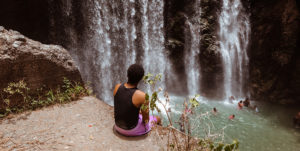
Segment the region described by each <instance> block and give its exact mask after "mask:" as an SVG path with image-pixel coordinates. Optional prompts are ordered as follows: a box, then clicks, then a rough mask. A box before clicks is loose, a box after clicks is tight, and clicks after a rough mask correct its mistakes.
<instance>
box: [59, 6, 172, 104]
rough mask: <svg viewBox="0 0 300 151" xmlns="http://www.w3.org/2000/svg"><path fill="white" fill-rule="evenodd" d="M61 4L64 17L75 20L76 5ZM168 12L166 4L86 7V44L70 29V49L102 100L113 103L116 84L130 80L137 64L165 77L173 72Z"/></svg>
mask: <svg viewBox="0 0 300 151" xmlns="http://www.w3.org/2000/svg"><path fill="white" fill-rule="evenodd" d="M62 4H63V5H62V9H64V10H63V12H64V14H63V15H64V16H65V17H67V18H73V17H74V16H72V15H71V14H72V11H74V10H72V3H71V2H70V1H63V2H62ZM163 8H164V3H163V1H161V0H152V1H148V0H123V1H118V0H111V1H107V0H87V1H85V2H83V3H82V8H81V9H82V10H80V11H81V13H82V14H83V19H84V21H85V23H84V24H85V25H86V27H85V29H82V31H83V33H84V34H83V35H82V36H83V38H82V39H84V42H83V44H82V45H81V46H78V41H76V34H73V33H74V32H75V31H74V30H75V29H74V26H68V27H67V28H66V33H67V34H68V36H70V37H71V38H74V37H75V38H74V40H73V39H71V44H69V47H70V48H71V50H70V52H71V54H72V56H73V58H74V59H75V61H76V62H77V64H78V66H79V69H80V72H81V75H82V77H83V79H84V81H89V82H90V83H91V86H92V87H93V90H94V92H95V94H96V95H97V96H98V97H99V98H100V99H102V100H104V101H105V102H107V103H108V104H113V98H112V91H113V88H114V85H115V84H117V83H121V82H126V81H127V73H126V72H127V68H128V67H129V66H130V65H131V64H133V63H139V64H142V65H143V66H144V68H145V73H149V72H150V73H153V74H158V73H162V74H165V73H166V72H167V70H170V67H168V65H169V64H168V62H169V61H168V59H167V56H165V53H164V51H165V47H164V42H165V39H164V32H163V27H164V18H163ZM77 11H78V10H77ZM72 20H75V19H74V18H73V19H72ZM168 73H169V74H171V73H170V72H168ZM163 81H165V80H163ZM162 85H163V86H162V87H164V85H165V84H164V82H163V83H162Z"/></svg>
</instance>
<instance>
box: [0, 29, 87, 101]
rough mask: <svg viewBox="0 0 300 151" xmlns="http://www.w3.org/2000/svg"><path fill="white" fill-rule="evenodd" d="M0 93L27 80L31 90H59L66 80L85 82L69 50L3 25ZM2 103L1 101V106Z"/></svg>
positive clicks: (0, 39)
mask: <svg viewBox="0 0 300 151" xmlns="http://www.w3.org/2000/svg"><path fill="white" fill-rule="evenodd" d="M0 69H1V72H0V90H1V91H2V90H3V89H4V88H6V87H7V85H8V83H11V82H19V81H20V80H24V82H25V83H27V86H28V87H29V88H30V89H33V90H35V89H38V88H45V89H56V88H57V87H58V86H61V85H62V84H63V78H64V77H66V78H68V79H69V80H71V81H74V82H80V83H82V79H81V76H80V73H79V70H78V68H77V66H76V65H75V63H74V61H73V60H72V58H71V56H70V54H69V53H68V51H67V50H65V49H64V48H62V47H61V46H57V45H44V44H41V43H40V42H37V41H33V40H31V39H28V38H26V37H25V36H23V35H21V34H20V33H18V32H16V31H13V30H9V31H8V30H5V29H4V28H3V27H1V26H0ZM2 103H3V100H1V101H0V106H1V104H2Z"/></svg>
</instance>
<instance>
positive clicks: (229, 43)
mask: <svg viewBox="0 0 300 151" xmlns="http://www.w3.org/2000/svg"><path fill="white" fill-rule="evenodd" d="M219 23H220V31H219V38H220V51H221V54H222V59H223V64H224V90H225V97H226V98H228V97H229V96H235V97H245V96H247V95H248V94H247V92H246V90H245V82H246V80H247V75H248V55H247V47H248V41H249V34H250V23H249V16H248V15H247V14H246V13H245V12H244V11H243V6H242V3H241V1H240V0H223V5H222V12H221V14H220V17H219Z"/></svg>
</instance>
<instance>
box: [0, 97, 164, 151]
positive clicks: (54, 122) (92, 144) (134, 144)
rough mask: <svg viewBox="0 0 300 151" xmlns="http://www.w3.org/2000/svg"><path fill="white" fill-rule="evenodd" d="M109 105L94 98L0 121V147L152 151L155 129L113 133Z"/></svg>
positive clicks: (157, 147) (158, 142)
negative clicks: (126, 134)
mask: <svg viewBox="0 0 300 151" xmlns="http://www.w3.org/2000/svg"><path fill="white" fill-rule="evenodd" d="M113 124H114V120H113V108H112V107H110V106H108V105H106V104H105V103H103V102H102V101H99V100H97V99H96V98H94V97H85V98H82V99H81V100H79V101H76V102H72V103H70V104H66V105H57V106H54V107H49V108H45V109H42V110H38V111H33V112H28V113H23V114H20V115H15V116H13V117H12V118H10V119H4V120H2V121H0V150H1V151H2V150H4V151H6V150H13V151H21V150H26V151H31V150H47V151H51V150H72V151H76V150H78V151H79V150H80V151H98V150H99V151H118V150H120V151H156V150H162V148H163V146H165V145H162V144H163V143H162V141H161V139H159V138H158V135H157V133H156V131H152V132H151V133H150V134H148V135H145V136H142V137H132V138H126V137H123V136H120V135H118V134H116V133H114V132H113V129H112V126H113Z"/></svg>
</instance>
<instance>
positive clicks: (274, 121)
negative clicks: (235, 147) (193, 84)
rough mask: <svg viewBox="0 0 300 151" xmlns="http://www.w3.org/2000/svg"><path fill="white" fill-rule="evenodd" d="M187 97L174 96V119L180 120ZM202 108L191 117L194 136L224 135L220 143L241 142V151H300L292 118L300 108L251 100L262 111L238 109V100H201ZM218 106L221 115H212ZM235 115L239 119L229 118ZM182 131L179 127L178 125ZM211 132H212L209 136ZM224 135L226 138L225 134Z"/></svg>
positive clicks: (219, 139)
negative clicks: (183, 103)
mask: <svg viewBox="0 0 300 151" xmlns="http://www.w3.org/2000/svg"><path fill="white" fill-rule="evenodd" d="M184 99H186V98H184V97H178V96H172V97H171V103H170V107H171V108H174V109H175V110H172V115H173V118H174V120H175V121H176V120H179V117H180V115H181V111H182V109H183V106H182V105H181V104H182V102H183V100H184ZM199 102H200V105H199V106H198V107H197V108H196V110H195V114H194V115H192V116H191V124H192V128H194V130H193V134H194V135H196V136H198V137H199V136H200V137H202V138H203V137H207V136H208V134H210V136H213V135H216V134H221V136H218V137H217V139H216V141H217V142H218V141H221V140H222V138H223V136H224V138H223V139H224V142H226V143H231V142H232V141H233V140H235V139H236V140H238V141H239V142H240V150H241V151H299V149H300V129H295V128H294V127H293V124H292V122H293V121H292V118H293V117H294V115H295V114H296V113H297V107H294V106H283V105H278V104H270V103H261V102H255V101H251V105H252V106H253V105H257V106H258V109H259V112H258V113H257V112H255V111H254V110H252V109H251V108H243V109H242V110H238V109H237V103H238V101H233V103H232V104H231V103H229V102H228V101H212V100H206V99H205V98H200V99H199ZM214 107H216V108H217V110H218V113H217V114H216V115H214V114H212V112H211V111H212V109H213V108H214ZM231 114H234V115H235V119H234V120H229V119H228V117H229V116H230V115H231ZM176 126H177V128H179V126H178V125H176ZM208 132H210V133H208ZM223 132H224V135H223Z"/></svg>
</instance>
